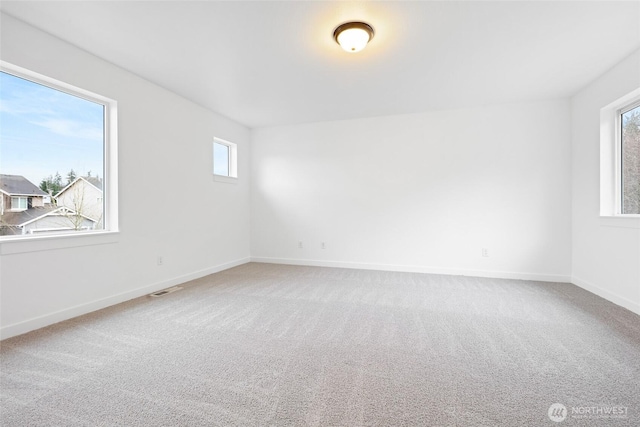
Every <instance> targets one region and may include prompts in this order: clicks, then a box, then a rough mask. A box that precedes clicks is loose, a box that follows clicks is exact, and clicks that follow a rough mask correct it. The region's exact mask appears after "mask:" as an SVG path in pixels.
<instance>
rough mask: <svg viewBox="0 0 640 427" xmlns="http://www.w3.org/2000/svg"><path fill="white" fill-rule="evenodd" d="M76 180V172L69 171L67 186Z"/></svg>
mask: <svg viewBox="0 0 640 427" xmlns="http://www.w3.org/2000/svg"><path fill="white" fill-rule="evenodd" d="M76 178H77V175H76V171H74V170H73V169H71V170H70V171H69V173H68V174H67V185H69V184H71V183H72V182H73V181H74V180H75V179H76Z"/></svg>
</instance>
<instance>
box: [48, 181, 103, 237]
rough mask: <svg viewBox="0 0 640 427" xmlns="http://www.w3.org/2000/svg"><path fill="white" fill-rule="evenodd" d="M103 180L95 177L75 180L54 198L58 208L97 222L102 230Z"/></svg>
mask: <svg viewBox="0 0 640 427" xmlns="http://www.w3.org/2000/svg"><path fill="white" fill-rule="evenodd" d="M102 197H103V196H102V180H101V179H100V178H96V177H93V176H80V177H78V178H76V179H74V180H73V181H72V182H71V183H70V184H69V185H67V186H66V187H64V188H63V189H62V190H60V192H59V193H58V194H56V195H55V196H54V199H55V201H56V204H57V205H58V207H66V208H68V209H70V210H72V211H74V212H77V213H78V214H80V215H82V216H84V217H86V218H90V219H92V220H93V221H95V222H96V224H97V228H102V212H103V203H102Z"/></svg>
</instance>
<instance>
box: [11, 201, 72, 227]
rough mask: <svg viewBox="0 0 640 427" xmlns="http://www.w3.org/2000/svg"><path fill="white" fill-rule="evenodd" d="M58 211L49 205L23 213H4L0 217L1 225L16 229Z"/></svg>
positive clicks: (55, 207)
mask: <svg viewBox="0 0 640 427" xmlns="http://www.w3.org/2000/svg"><path fill="white" fill-rule="evenodd" d="M58 209H60V208H59V207H57V206H52V205H50V206H44V207H37V208H29V209H27V210H25V211H20V212H5V213H4V215H2V224H3V225H8V226H11V227H18V226H21V225H24V224H25V223H27V222H31V221H33V220H35V219H38V218H40V217H42V216H45V215H47V214H50V213H51V212H53V211H55V210H58Z"/></svg>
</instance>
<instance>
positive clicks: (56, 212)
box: [0, 175, 98, 236]
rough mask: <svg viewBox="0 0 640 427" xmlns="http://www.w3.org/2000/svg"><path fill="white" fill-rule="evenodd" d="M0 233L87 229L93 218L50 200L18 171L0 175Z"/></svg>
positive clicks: (92, 227) (9, 234) (12, 233)
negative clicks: (13, 173)
mask: <svg viewBox="0 0 640 427" xmlns="http://www.w3.org/2000/svg"><path fill="white" fill-rule="evenodd" d="M0 193H1V194H2V200H1V202H0V203H1V205H0V235H2V236H11V235H20V234H42V233H47V232H56V233H59V232H61V231H66V230H68V231H73V230H91V229H94V228H96V224H97V222H98V221H97V220H94V219H92V218H90V217H88V216H86V215H84V214H82V213H77V212H75V211H74V210H73V209H71V208H69V207H66V206H55V205H53V204H51V196H49V195H48V194H47V193H45V192H44V191H42V190H41V189H40V188H38V187H36V186H35V185H34V184H33V183H32V182H31V181H29V180H28V179H26V178H25V177H23V176H20V175H0Z"/></svg>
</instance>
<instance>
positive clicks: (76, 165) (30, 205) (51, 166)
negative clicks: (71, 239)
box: [0, 71, 105, 237]
mask: <svg viewBox="0 0 640 427" xmlns="http://www.w3.org/2000/svg"><path fill="white" fill-rule="evenodd" d="M104 123H105V122H104V106H103V105H101V104H98V103H96V102H92V101H89V100H87V99H84V98H82V97H79V96H74V95H72V94H70V93H67V91H62V90H58V89H56V88H54V87H50V86H48V85H46V84H41V83H38V82H35V81H31V80H28V79H26V78H22V77H19V76H16V75H13V74H9V73H6V72H4V71H3V72H0V196H1V197H0V237H1V236H33V235H41V234H53V233H57V234H59V233H73V232H78V231H86V230H102V229H104V223H103V222H104V218H103V217H104V215H103V212H104V205H105V201H104V197H103V185H104V184H103V179H102V178H101V177H99V176H96V174H95V173H93V174H92V173H91V172H90V171H100V172H102V171H103V169H104ZM52 171H69V172H68V174H66V175H64V177H63V176H61V175H60V174H59V173H58V172H55V174H53V175H52V174H51V173H52ZM75 171H86V172H85V173H76V172H75Z"/></svg>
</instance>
